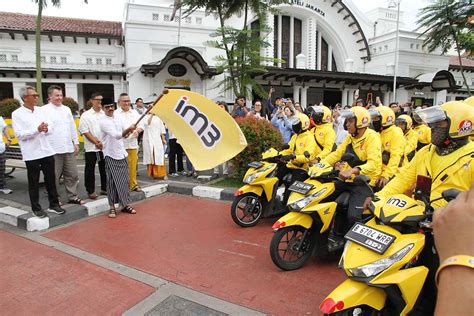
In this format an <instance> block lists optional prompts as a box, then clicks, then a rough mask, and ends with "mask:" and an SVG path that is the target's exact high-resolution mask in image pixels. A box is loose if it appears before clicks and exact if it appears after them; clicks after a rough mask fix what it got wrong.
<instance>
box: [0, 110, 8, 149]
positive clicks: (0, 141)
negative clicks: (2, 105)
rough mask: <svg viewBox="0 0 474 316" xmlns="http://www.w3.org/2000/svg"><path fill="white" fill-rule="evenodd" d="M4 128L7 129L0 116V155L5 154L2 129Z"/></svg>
mask: <svg viewBox="0 0 474 316" xmlns="http://www.w3.org/2000/svg"><path fill="white" fill-rule="evenodd" d="M5 127H7V124H5V121H4V120H3V117H1V116H0V154H3V153H4V152H5V143H4V142H3V129H4V128H5Z"/></svg>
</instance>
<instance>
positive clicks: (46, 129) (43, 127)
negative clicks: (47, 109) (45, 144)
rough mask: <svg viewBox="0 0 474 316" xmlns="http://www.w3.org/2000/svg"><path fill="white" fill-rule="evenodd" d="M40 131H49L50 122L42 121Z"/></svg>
mask: <svg viewBox="0 0 474 316" xmlns="http://www.w3.org/2000/svg"><path fill="white" fill-rule="evenodd" d="M38 132H40V133H41V132H45V133H47V132H48V123H45V122H41V124H40V125H39V126H38Z"/></svg>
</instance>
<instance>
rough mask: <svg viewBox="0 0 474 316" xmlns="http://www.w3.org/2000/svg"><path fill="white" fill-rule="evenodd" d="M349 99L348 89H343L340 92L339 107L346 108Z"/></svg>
mask: <svg viewBox="0 0 474 316" xmlns="http://www.w3.org/2000/svg"><path fill="white" fill-rule="evenodd" d="M348 99H349V89H344V90H342V100H341V105H342V106H346V105H347V104H348V101H347V100H348Z"/></svg>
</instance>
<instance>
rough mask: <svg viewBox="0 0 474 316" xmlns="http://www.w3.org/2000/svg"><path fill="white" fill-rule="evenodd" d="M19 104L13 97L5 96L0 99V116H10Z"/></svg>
mask: <svg viewBox="0 0 474 316" xmlns="http://www.w3.org/2000/svg"><path fill="white" fill-rule="evenodd" d="M20 106H21V104H20V101H19V100H17V99H13V98H7V99H3V100H2V101H0V116H2V117H3V118H11V117H12V113H13V111H15V110H16V109H18V108H19V107H20Z"/></svg>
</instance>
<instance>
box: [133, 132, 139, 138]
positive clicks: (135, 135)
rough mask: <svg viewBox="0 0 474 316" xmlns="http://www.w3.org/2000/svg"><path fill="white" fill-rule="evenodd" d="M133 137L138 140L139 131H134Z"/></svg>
mask: <svg viewBox="0 0 474 316" xmlns="http://www.w3.org/2000/svg"><path fill="white" fill-rule="evenodd" d="M132 135H133V137H135V138H137V137H138V131H137V130H134V131H133V133H132Z"/></svg>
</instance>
